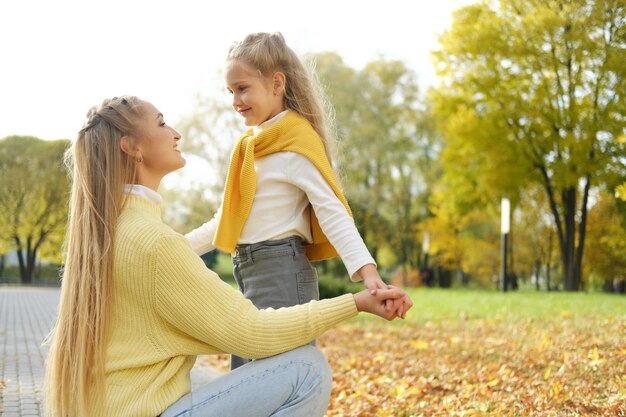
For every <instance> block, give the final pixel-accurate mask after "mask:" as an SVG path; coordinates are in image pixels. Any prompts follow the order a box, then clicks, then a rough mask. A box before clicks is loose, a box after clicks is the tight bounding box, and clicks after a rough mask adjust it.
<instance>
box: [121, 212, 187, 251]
mask: <svg viewBox="0 0 626 417" xmlns="http://www.w3.org/2000/svg"><path fill="white" fill-rule="evenodd" d="M175 237H179V238H182V239H184V238H183V237H182V236H181V235H180V233H177V232H176V231H174V230H173V229H172V228H171V227H169V226H168V225H166V224H165V223H163V222H162V221H161V218H160V214H159V215H157V214H156V213H150V212H146V211H144V210H139V209H136V208H132V207H130V208H125V209H124V210H122V213H121V214H120V216H119V218H118V222H117V229H116V241H118V242H130V243H131V244H135V245H137V246H141V247H143V248H146V249H148V248H150V247H153V246H154V245H155V244H156V243H157V242H158V241H160V240H162V239H169V238H175Z"/></svg>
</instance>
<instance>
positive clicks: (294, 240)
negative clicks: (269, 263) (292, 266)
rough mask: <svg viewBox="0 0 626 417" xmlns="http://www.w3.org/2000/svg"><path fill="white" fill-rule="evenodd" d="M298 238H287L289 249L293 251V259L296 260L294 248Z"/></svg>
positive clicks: (295, 248)
mask: <svg viewBox="0 0 626 417" xmlns="http://www.w3.org/2000/svg"><path fill="white" fill-rule="evenodd" d="M297 239H298V238H297V237H295V236H293V237H290V238H289V243H290V244H291V249H292V250H293V259H296V256H297V255H298V247H297V246H296V240H297Z"/></svg>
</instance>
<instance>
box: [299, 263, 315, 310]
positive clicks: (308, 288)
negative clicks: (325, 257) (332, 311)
mask: <svg viewBox="0 0 626 417" xmlns="http://www.w3.org/2000/svg"><path fill="white" fill-rule="evenodd" d="M296 281H297V283H298V302H299V304H304V303H308V302H309V301H311V300H319V299H320V290H319V286H318V282H317V271H316V270H315V268H311V269H305V270H303V271H300V272H298V273H297V274H296Z"/></svg>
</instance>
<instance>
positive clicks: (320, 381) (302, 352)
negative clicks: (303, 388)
mask: <svg viewBox="0 0 626 417" xmlns="http://www.w3.org/2000/svg"><path fill="white" fill-rule="evenodd" d="M287 354H288V355H289V356H290V359H291V360H292V361H295V362H297V363H301V364H305V366H306V368H308V370H309V372H307V376H309V377H310V378H309V379H310V383H313V384H315V385H318V386H319V389H320V390H321V393H322V395H328V396H330V391H331V386H332V370H331V369H330V365H329V364H328V361H327V360H326V357H325V356H324V354H323V353H322V351H320V350H319V349H318V348H316V347H314V346H311V345H305V346H301V347H299V348H297V349H294V350H292V351H290V352H288V353H287Z"/></svg>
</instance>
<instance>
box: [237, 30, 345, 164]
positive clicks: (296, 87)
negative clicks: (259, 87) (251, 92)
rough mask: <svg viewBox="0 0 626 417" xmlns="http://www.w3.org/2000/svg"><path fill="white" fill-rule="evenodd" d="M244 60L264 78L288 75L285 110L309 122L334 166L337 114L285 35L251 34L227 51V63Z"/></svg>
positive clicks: (312, 73) (313, 75)
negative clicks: (335, 114) (277, 74)
mask: <svg viewBox="0 0 626 417" xmlns="http://www.w3.org/2000/svg"><path fill="white" fill-rule="evenodd" d="M229 60H241V61H243V62H246V63H248V64H250V65H252V66H253V67H255V68H256V69H257V70H258V71H259V72H260V73H261V75H262V76H263V77H270V76H271V75H272V74H273V73H274V72H275V71H281V72H282V73H284V74H285V77H286V79H287V80H286V85H285V106H286V107H287V108H288V109H291V110H294V111H297V112H298V113H299V114H300V115H301V116H302V117H304V118H305V119H307V120H308V121H309V123H311V126H313V129H315V131H316V132H317V134H318V135H320V137H321V138H322V141H323V143H324V148H325V150H326V156H327V157H328V160H329V161H330V162H331V164H332V162H333V158H332V156H333V151H334V147H335V146H334V144H335V140H336V139H335V136H334V128H333V124H334V113H333V109H332V106H330V104H329V102H328V100H327V99H326V96H325V94H324V92H323V90H322V88H321V86H320V84H319V81H318V79H317V77H316V76H315V72H314V71H313V70H310V71H309V70H307V68H305V66H304V64H303V63H302V61H301V60H300V58H298V55H296V53H295V52H294V51H293V50H292V49H291V48H289V46H287V44H286V43H285V39H284V38H283V35H282V34H281V33H279V32H276V33H272V34H269V33H252V34H250V35H248V36H246V37H245V38H244V39H243V40H242V41H241V42H237V43H235V44H234V45H233V46H232V47H231V48H230V50H229V51H228V56H227V61H229Z"/></svg>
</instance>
